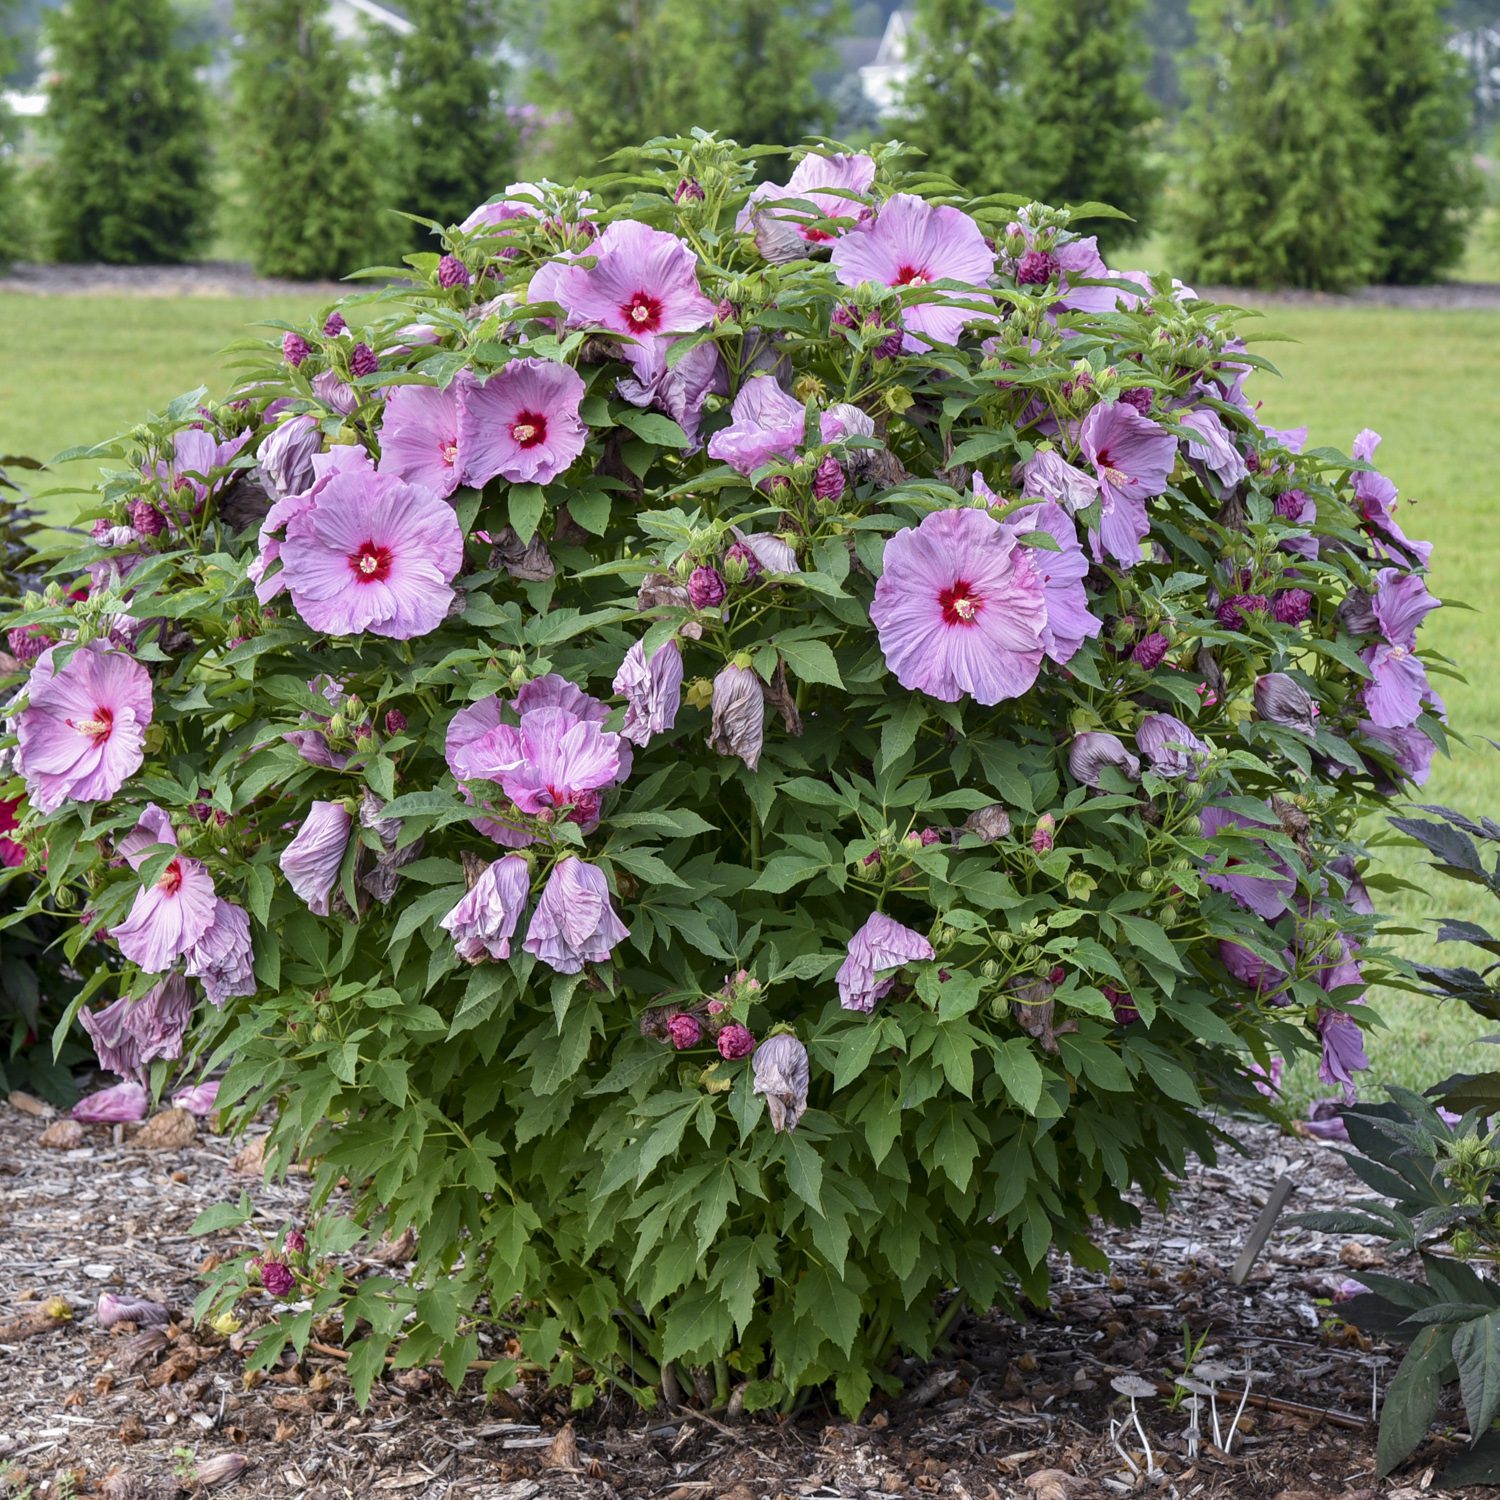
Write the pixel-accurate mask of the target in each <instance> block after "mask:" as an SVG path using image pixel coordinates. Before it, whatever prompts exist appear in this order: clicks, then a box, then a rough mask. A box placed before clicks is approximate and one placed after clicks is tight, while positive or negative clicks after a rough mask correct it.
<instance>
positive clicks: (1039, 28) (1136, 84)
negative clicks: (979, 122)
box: [1006, 0, 1161, 251]
mask: <svg viewBox="0 0 1500 1500" xmlns="http://www.w3.org/2000/svg"><path fill="white" fill-rule="evenodd" d="M1141 11H1142V0H1017V4H1016V67H1015V77H1014V88H1013V90H1012V92H1011V94H1010V101H1011V109H1012V112H1013V116H1014V119H1015V135H1016V148H1015V153H1016V159H1015V164H1014V168H1013V170H1012V171H1011V173H1010V175H1009V180H1008V182H1007V184H1006V186H1007V188H1008V190H1009V191H1011V192H1015V193H1024V194H1025V195H1026V196H1027V197H1029V198H1037V199H1040V200H1041V201H1042V202H1044V203H1052V204H1056V205H1058V206H1061V205H1062V204H1065V203H1089V202H1093V203H1108V204H1110V205H1111V206H1112V207H1114V208H1118V209H1119V210H1120V211H1121V212H1122V213H1126V214H1129V215H1130V218H1131V219H1132V220H1134V223H1129V222H1127V221H1125V220H1121V219H1096V220H1092V221H1090V222H1089V223H1088V224H1087V226H1086V227H1087V229H1088V230H1089V232H1090V233H1093V234H1097V235H1098V237H1099V243H1100V245H1101V247H1102V248H1104V249H1105V250H1106V251H1107V250H1109V249H1110V248H1111V246H1114V245H1119V244H1120V243H1122V242H1123V241H1126V240H1130V239H1134V238H1136V237H1137V236H1138V235H1139V234H1140V233H1141V232H1142V230H1143V229H1144V227H1145V226H1146V224H1147V222H1148V221H1149V219H1150V215H1151V210H1152V208H1153V206H1154V204H1155V202H1156V198H1157V194H1158V193H1159V192H1160V189H1161V173H1160V171H1159V170H1158V169H1157V167H1156V165H1155V163H1154V162H1153V160H1152V157H1151V154H1150V143H1149V141H1148V140H1147V138H1146V126H1147V125H1148V124H1149V122H1150V121H1151V120H1152V119H1153V118H1154V117H1155V114H1156V110H1155V107H1154V106H1153V105H1152V103H1151V99H1150V96H1149V95H1148V94H1147V92H1146V79H1147V75H1148V73H1149V70H1150V65H1151V49H1150V46H1149V45H1148V43H1147V41H1146V33H1145V28H1144V26H1143V24H1142V14H1141Z"/></svg>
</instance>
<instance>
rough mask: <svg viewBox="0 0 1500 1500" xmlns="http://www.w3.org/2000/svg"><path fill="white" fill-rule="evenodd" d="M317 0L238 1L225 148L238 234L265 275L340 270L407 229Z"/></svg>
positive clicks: (343, 55)
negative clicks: (235, 187) (229, 150)
mask: <svg viewBox="0 0 1500 1500" xmlns="http://www.w3.org/2000/svg"><path fill="white" fill-rule="evenodd" d="M326 9H327V7H326V5H325V4H324V0H239V3H238V4H237V6H236V8H235V26H236V29H237V31H238V33H239V50H238V51H237V53H236V55H235V62H234V79H233V88H234V125H235V130H234V153H235V162H236V166H237V168H238V171H239V176H240V181H241V197H242V199H243V203H244V217H243V235H244V238H245V240H246V242H247V244H248V245H249V249H250V259H251V261H252V263H253V264H254V266H255V269H256V270H257V271H259V272H260V273H261V274H262V275H264V276H289V277H294V278H297V279H302V280H310V279H316V278H318V277H333V276H339V275H342V274H343V273H344V272H345V271H347V270H348V268H349V267H350V266H351V265H354V264H357V263H359V262H361V261H368V260H373V259H379V258H381V257H382V256H384V255H386V254H387V253H389V247H391V246H393V245H395V244H397V243H400V242H401V241H402V240H404V239H405V237H406V232H405V230H403V229H401V228H399V227H397V221H396V220H395V219H394V218H393V216H392V213H391V208H392V196H391V191H390V188H389V184H388V183H387V182H385V181H383V180H382V179H383V175H384V174H383V173H382V171H381V168H380V159H381V157H382V156H383V154H384V153H383V152H382V151H380V150H379V149H378V147H377V136H376V135H375V133H374V132H373V129H372V124H371V121H370V119H369V118H368V116H369V108H368V106H367V105H366V103H365V102H364V101H362V100H361V98H360V96H359V95H358V94H357V93H356V91H355V88H354V83H353V68H354V66H355V62H354V54H353V53H351V52H350V51H349V50H347V49H346V48H344V47H343V46H342V45H341V44H340V42H339V41H338V39H337V37H335V35H334V33H333V31H332V29H331V28H330V27H329V24H328V20H327V17H326V14H325V12H326Z"/></svg>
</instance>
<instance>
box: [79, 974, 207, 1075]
mask: <svg viewBox="0 0 1500 1500" xmlns="http://www.w3.org/2000/svg"><path fill="white" fill-rule="evenodd" d="M192 1014H193V997H192V993H191V992H190V991H189V989H188V984H187V980H185V979H184V978H183V977H182V975H181V974H168V975H167V977H166V978H165V979H163V980H162V981H161V982H160V983H159V984H156V985H153V986H152V988H151V989H149V990H148V991H147V992H146V993H145V994H144V995H141V996H140V997H139V998H132V997H130V996H123V997H122V998H120V999H119V1000H116V1001H115V1002H114V1003H113V1004H112V1005H106V1006H105V1007H104V1009H103V1010H94V1011H91V1010H88V1009H84V1010H81V1011H80V1012H79V1013H78V1021H79V1024H80V1025H81V1026H82V1027H83V1029H84V1030H85V1031H86V1032H88V1034H89V1037H90V1039H91V1040H92V1041H93V1044H94V1055H95V1056H96V1057H97V1058H98V1059H99V1066H100V1067H101V1068H108V1069H109V1071H110V1072H111V1073H118V1074H119V1075H120V1076H121V1077H122V1078H136V1079H140V1078H142V1077H143V1076H144V1074H145V1071H146V1068H147V1067H148V1066H149V1065H150V1064H151V1063H153V1062H155V1061H156V1059H157V1058H173V1057H181V1056H182V1038H183V1035H184V1034H185V1033H186V1031H187V1028H188V1022H189V1021H190V1020H191V1019H192Z"/></svg>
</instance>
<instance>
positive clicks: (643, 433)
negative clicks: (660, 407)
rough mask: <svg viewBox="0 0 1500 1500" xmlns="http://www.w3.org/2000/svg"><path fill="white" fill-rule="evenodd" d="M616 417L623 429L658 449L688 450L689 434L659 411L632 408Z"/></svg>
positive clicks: (617, 414) (618, 413)
mask: <svg viewBox="0 0 1500 1500" xmlns="http://www.w3.org/2000/svg"><path fill="white" fill-rule="evenodd" d="M616 416H617V418H618V419H619V422H620V425H621V426H622V427H628V428H629V429H630V430H631V431H632V432H633V433H634V434H635V435H636V436H637V437H638V438H642V439H643V440H644V441H646V442H648V443H652V444H654V445H655V446H656V447H658V448H686V447H687V445H688V438H687V433H685V432H684V431H683V430H682V428H680V427H679V426H678V425H677V423H676V422H674V421H673V420H672V419H671V417H664V416H663V415H662V414H661V413H660V412H659V411H639V410H637V409H636V408H635V407H630V408H628V409H627V410H625V411H621V412H617V413H616Z"/></svg>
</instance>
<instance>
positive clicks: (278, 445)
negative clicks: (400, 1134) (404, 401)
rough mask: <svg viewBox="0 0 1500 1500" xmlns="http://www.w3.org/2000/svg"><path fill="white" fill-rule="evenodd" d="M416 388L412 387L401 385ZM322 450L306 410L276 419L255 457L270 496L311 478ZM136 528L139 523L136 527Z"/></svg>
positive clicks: (281, 496) (281, 497) (299, 488)
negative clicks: (282, 418) (316, 458)
mask: <svg viewBox="0 0 1500 1500" xmlns="http://www.w3.org/2000/svg"><path fill="white" fill-rule="evenodd" d="M403 389H416V387H403ZM322 451H323V434H322V433H321V432H320V431H319V430H318V424H317V422H316V421H315V420H314V419H313V418H312V417H310V416H308V415H306V413H300V414H298V415H297V416H293V417H288V418H287V419H286V420H285V421H284V422H279V423H278V424H277V425H276V426H275V427H273V428H272V429H271V430H270V432H269V433H267V434H266V436H265V438H264V439H263V440H262V441H261V445H260V449H259V452H258V453H257V455H256V457H257V458H258V459H259V461H260V473H261V478H262V479H264V480H265V482H266V488H267V489H268V490H270V492H271V495H272V497H273V498H274V499H277V500H284V499H285V498H286V497H287V496H288V495H294V494H297V493H299V492H300V491H302V490H305V489H307V488H308V487H309V486H310V485H311V484H312V482H313V477H314V476H313V462H312V461H313V455H314V454H315V453H321V452H322ZM136 529H137V530H140V529H141V528H140V527H137V528H136Z"/></svg>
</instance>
